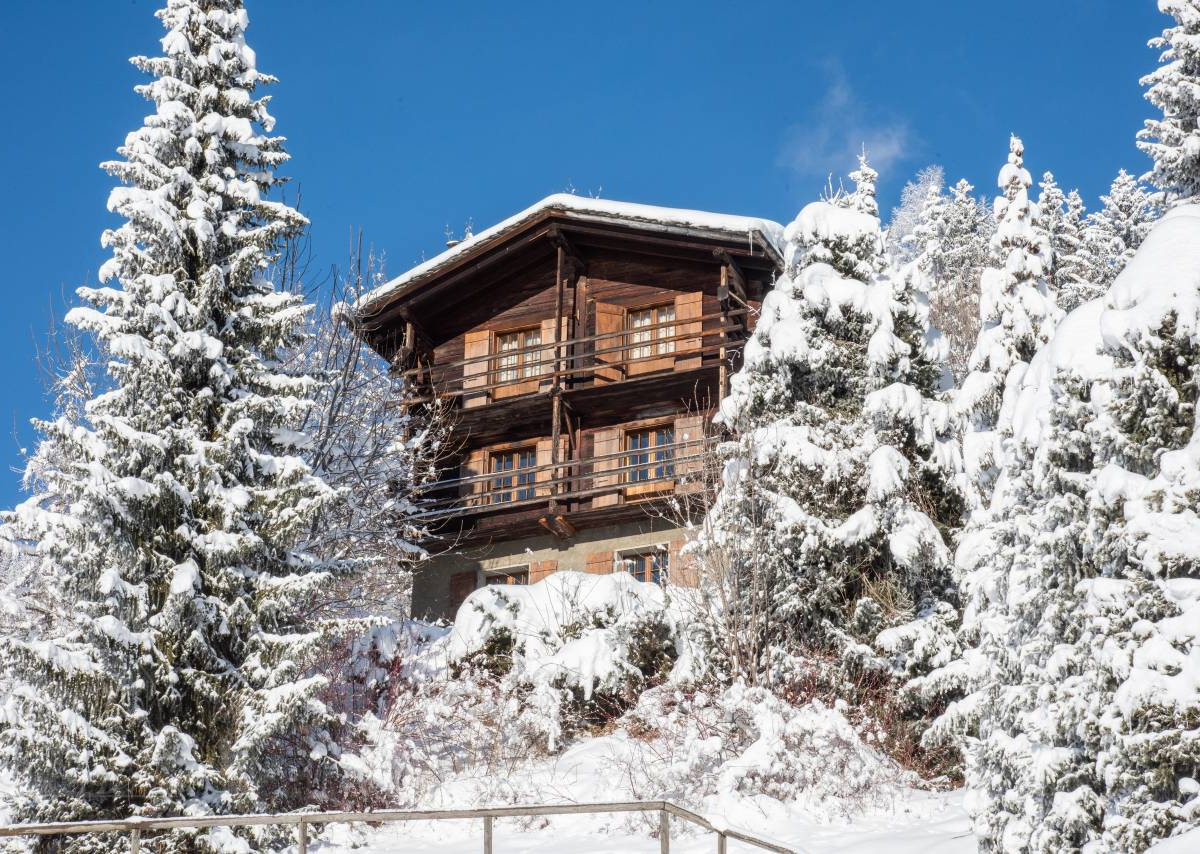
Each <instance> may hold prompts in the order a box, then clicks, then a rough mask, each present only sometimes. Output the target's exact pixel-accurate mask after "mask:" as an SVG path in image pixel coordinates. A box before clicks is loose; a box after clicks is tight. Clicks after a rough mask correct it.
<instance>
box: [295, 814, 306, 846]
mask: <svg viewBox="0 0 1200 854" xmlns="http://www.w3.org/2000/svg"><path fill="white" fill-rule="evenodd" d="M296 854H308V822H307V821H305V820H304V819H300V840H299V842H298V843H297V845H296Z"/></svg>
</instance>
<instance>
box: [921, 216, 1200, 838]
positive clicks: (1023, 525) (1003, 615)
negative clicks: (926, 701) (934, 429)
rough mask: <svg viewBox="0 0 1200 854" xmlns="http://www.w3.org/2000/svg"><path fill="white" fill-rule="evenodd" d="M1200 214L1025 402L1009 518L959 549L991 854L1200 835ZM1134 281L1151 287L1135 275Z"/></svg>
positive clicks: (980, 819) (1017, 421) (1004, 494)
mask: <svg viewBox="0 0 1200 854" xmlns="http://www.w3.org/2000/svg"><path fill="white" fill-rule="evenodd" d="M1197 265H1200V209H1197V208H1196V206H1194V205H1189V206H1177V207H1176V208H1175V209H1174V210H1172V211H1171V212H1170V213H1169V214H1168V215H1167V216H1166V217H1165V218H1164V219H1163V221H1162V222H1161V223H1160V224H1159V225H1158V226H1156V227H1155V229H1154V231H1153V232H1152V234H1151V235H1150V236H1149V237H1148V238H1147V241H1146V243H1145V245H1144V246H1143V247H1142V249H1141V250H1139V252H1138V253H1137V257H1136V259H1135V261H1134V262H1132V263H1131V265H1130V272H1131V275H1127V276H1123V277H1122V278H1121V279H1120V280H1119V281H1118V282H1117V283H1116V284H1115V285H1114V286H1113V287H1112V288H1111V289H1110V290H1109V292H1108V293H1107V295H1106V296H1105V298H1104V299H1103V300H1096V301H1092V302H1090V303H1089V304H1088V305H1086V306H1083V307H1082V308H1079V309H1077V310H1076V311H1074V312H1072V314H1071V315H1070V316H1069V317H1068V318H1067V319H1066V320H1065V321H1064V322H1063V323H1062V325H1061V326H1060V327H1059V329H1058V332H1057V333H1056V336H1061V338H1062V344H1061V345H1059V342H1058V340H1057V337H1056V340H1055V341H1054V342H1053V344H1052V345H1051V346H1049V347H1047V348H1045V349H1043V350H1042V351H1041V353H1039V355H1038V356H1037V358H1036V359H1035V361H1034V363H1033V364H1032V365H1031V366H1030V368H1029V371H1028V373H1027V376H1026V378H1025V380H1024V382H1023V383H1022V387H1021V389H1020V390H1019V391H1017V390H1010V396H1009V397H1008V398H1007V399H1006V401H1005V413H1006V422H1005V424H1004V425H1003V427H1004V432H1005V433H1006V435H1008V436H1009V437H1010V438H1009V439H1008V441H1007V443H1006V452H1005V454H1004V457H1003V459H1002V467H1001V473H1000V477H999V479H998V480H997V483H996V488H995V490H994V492H993V495H992V500H991V503H990V504H989V505H988V506H987V507H985V508H982V509H980V510H978V511H976V512H975V513H974V514H973V515H972V519H971V524H970V526H969V527H968V530H967V531H966V532H965V533H964V535H963V538H962V543H961V546H960V548H959V550H958V555H957V562H958V566H959V569H960V571H962V573H963V578H964V588H965V593H966V608H965V613H964V619H963V625H964V629H963V632H962V640H963V642H964V643H965V645H966V646H967V651H966V652H965V654H964V655H963V656H962V658H961V659H959V660H958V661H956V662H955V663H954V664H953V665H951V666H949V667H946V668H942V669H941V670H940V671H935V672H934V673H932V674H931V675H930V676H929V677H927V678H926V679H925V680H924V684H923V685H918V687H924V688H928V687H930V686H936V687H937V688H939V689H941V690H946V689H947V687H951V688H953V687H958V688H959V690H965V692H966V697H965V699H964V700H962V701H961V702H959V703H957V704H955V705H953V706H952V707H951V708H950V710H949V711H948V712H947V714H945V715H943V716H942V717H941V718H940V719H939V720H938V721H937V722H936V723H935V725H934V726H933V727H932V728H931V730H930V739H931V740H934V739H937V738H940V737H946V736H948V735H950V734H954V733H957V734H959V735H973V736H974V738H971V739H969V740H968V742H967V743H968V745H969V749H968V755H967V759H968V761H967V773H966V779H967V785H968V788H969V790H970V791H971V796H970V802H971V803H972V806H973V809H972V811H973V812H974V814H975V821H976V831H977V834H978V837H979V841H980V847H981V850H983V851H1003V852H1019V854H1024V852H1037V854H1052V852H1053V854H1058V852H1066V851H1080V852H1088V854H1091V852H1122V854H1124V853H1125V852H1129V854H1138V852H1142V851H1145V850H1146V849H1147V848H1148V847H1149V846H1150V845H1152V844H1153V843H1154V842H1155V841H1157V840H1159V839H1163V838H1166V837H1169V836H1172V835H1174V834H1176V833H1179V832H1182V831H1184V830H1186V829H1188V828H1190V827H1195V826H1197V825H1200V797H1197V796H1198V795H1200V786H1198V785H1197V784H1196V783H1195V782H1194V780H1195V771H1196V768H1197V767H1198V765H1200V723H1198V721H1200V687H1197V686H1200V640H1198V638H1197V635H1196V631H1195V626H1196V625H1197V624H1198V623H1200V604H1198V603H1200V582H1198V581H1197V579H1198V578H1200V539H1198V538H1197V536H1196V533H1195V532H1196V531H1200V519H1198V518H1197V515H1196V508H1197V507H1198V506H1200V431H1198V430H1197V427H1198V426H1200V423H1198V420H1197V413H1198V410H1197V402H1198V400H1200V285H1198V284H1197V281H1196V278H1195V275H1194V271H1195V269H1196V267H1197ZM1134 271H1136V272H1134Z"/></svg>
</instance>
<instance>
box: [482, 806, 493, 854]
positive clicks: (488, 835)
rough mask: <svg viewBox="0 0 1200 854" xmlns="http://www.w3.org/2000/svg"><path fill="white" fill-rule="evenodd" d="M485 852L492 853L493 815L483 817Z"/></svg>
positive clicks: (486, 853)
mask: <svg viewBox="0 0 1200 854" xmlns="http://www.w3.org/2000/svg"><path fill="white" fill-rule="evenodd" d="M483 854H492V817H491V816H490V815H485V816H484V817H483Z"/></svg>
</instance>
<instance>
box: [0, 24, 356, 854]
mask: <svg viewBox="0 0 1200 854" xmlns="http://www.w3.org/2000/svg"><path fill="white" fill-rule="evenodd" d="M158 17H159V18H160V19H161V21H162V23H163V25H164V27H165V28H166V31H167V35H166V36H165V38H164V39H163V41H162V45H163V51H164V54H165V55H164V56H160V57H137V58H135V59H134V60H133V63H134V64H135V65H136V66H137V67H138V68H139V69H141V70H142V71H145V72H147V73H148V74H149V75H150V76H151V77H152V78H153V79H152V80H151V81H150V82H148V83H146V84H144V85H141V86H139V87H138V89H137V91H138V92H139V93H140V94H142V95H143V96H144V97H146V98H147V99H148V100H149V101H150V102H151V103H152V104H153V105H154V112H153V113H152V114H151V115H150V116H148V117H147V118H146V120H145V123H144V125H143V126H142V127H141V128H140V129H138V130H137V131H134V132H133V133H131V134H130V135H129V136H128V137H127V138H126V140H125V144H124V145H123V146H122V147H121V148H120V149H118V151H119V153H120V155H121V159H120V160H116V161H112V162H109V163H106V164H104V168H105V169H106V170H107V171H108V172H109V173H110V174H111V175H113V176H115V177H116V178H118V179H119V180H120V181H121V185H122V186H119V187H117V188H116V189H114V190H113V192H112V194H111V196H110V198H109V207H110V209H111V210H113V211H114V212H116V213H118V214H119V215H121V216H122V217H123V218H124V222H123V224H122V225H120V226H119V227H118V228H115V229H112V230H109V231H106V232H105V233H104V236H103V243H104V245H105V246H107V247H109V248H110V249H111V251H112V257H111V259H110V260H109V261H107V262H106V263H105V264H104V266H103V268H102V270H101V279H102V281H103V282H105V283H107V284H105V286H103V287H98V288H82V289H80V295H81V297H82V298H83V300H84V301H85V302H86V303H87V304H88V306H87V307H79V308H76V309H73V310H72V311H71V312H70V313H69V314H68V321H69V322H70V323H71V324H73V325H75V326H76V327H78V328H80V329H82V330H86V331H88V332H89V333H91V334H92V335H94V337H95V339H96V342H97V346H98V348H99V349H100V350H101V351H102V352H103V354H104V355H105V356H106V357H107V362H106V370H107V383H106V386H105V387H103V388H100V389H98V391H97V393H96V394H95V396H94V397H93V398H92V399H91V400H90V401H89V402H88V403H87V405H86V407H85V408H84V411H83V413H82V414H81V415H80V417H78V418H77V419H68V418H66V417H60V418H59V419H57V420H56V421H53V422H43V423H40V424H39V425H38V426H39V429H40V430H41V432H42V434H43V436H44V437H45V438H44V440H43V441H44V442H45V443H49V445H52V446H53V447H54V449H55V451H54V453H55V465H53V466H50V467H47V468H46V469H45V470H44V471H42V472H40V475H39V476H40V478H41V480H42V482H43V483H44V487H45V491H44V492H43V493H42V494H40V495H36V496H34V497H33V498H31V499H30V500H29V501H27V502H26V503H24V504H23V505H21V506H20V507H19V508H18V509H17V510H16V511H14V512H12V513H10V514H7V515H6V517H5V535H6V536H7V537H8V538H9V539H10V540H13V541H15V542H17V543H19V544H21V546H22V547H24V548H25V549H27V550H28V551H30V552H32V553H33V554H34V555H35V556H36V557H37V559H38V560H39V561H40V562H41V565H42V567H43V568H44V571H45V572H46V573H47V575H48V583H49V584H51V585H52V586H53V588H54V590H55V592H56V593H57V595H58V597H59V599H60V600H61V601H63V602H66V603H69V604H70V606H71V607H70V610H69V612H68V613H67V614H65V615H64V616H63V619H62V621H61V625H59V626H57V627H56V631H55V632H54V633H53V634H52V635H51V636H49V637H46V638H44V639H42V640H28V639H24V638H10V639H7V640H5V641H4V642H3V653H2V655H0V658H2V659H3V660H4V662H5V663H6V667H7V668H8V670H9V677H10V679H11V682H12V684H13V685H14V689H13V691H12V693H11V695H10V696H9V698H8V701H7V703H6V704H5V705H4V707H3V711H2V712H0V714H2V715H3V716H4V718H5V721H4V722H5V723H7V724H8V726H7V727H6V728H4V729H2V730H0V758H3V760H4V761H5V762H6V764H8V765H9V766H10V767H11V768H13V769H14V770H15V771H16V772H17V773H18V775H19V778H20V783H21V788H20V791H21V797H20V799H19V802H18V804H17V810H16V818H18V819H19V820H26V821H27V820H66V819H72V820H75V819H88V818H100V817H123V816H128V815H143V816H155V815H178V814H191V815H204V814H214V813H230V812H252V811H256V810H260V809H264V808H271V807H286V806H290V805H291V804H289V802H288V797H289V795H290V794H292V793H294V792H297V791H300V792H301V793H302V797H307V792H308V790H309V787H312V786H315V785H316V782H315V781H314V777H313V775H314V774H319V773H321V769H322V768H323V767H325V766H324V761H323V757H328V756H330V754H331V752H333V751H336V745H335V744H334V743H333V741H332V739H331V736H330V732H329V729H328V727H329V725H330V723H331V721H330V716H329V714H328V712H327V711H326V709H325V707H324V705H323V704H322V702H321V701H320V699H319V695H320V693H321V691H322V689H323V687H324V684H325V683H324V680H322V679H320V678H317V677H312V676H308V675H306V673H305V662H306V660H307V659H308V656H309V654H310V652H311V651H312V650H313V648H314V647H315V645H316V644H317V643H318V637H317V635H316V634H315V633H314V632H312V631H311V629H310V628H309V627H308V626H306V625H305V623H304V621H303V619H302V618H301V615H302V614H303V613H304V609H305V607H306V604H305V603H306V602H307V600H308V599H309V598H310V596H311V595H312V594H313V592H314V591H315V590H317V589H318V588H319V587H320V586H321V585H322V584H323V583H324V581H325V578H326V573H325V572H323V571H322V566H321V565H319V563H317V562H316V561H314V560H313V559H312V558H310V557H309V556H307V555H306V554H304V553H301V552H298V551H297V550H296V549H295V548H294V543H295V542H296V540H297V538H298V537H299V536H300V535H301V534H302V532H303V531H304V529H305V526H306V525H307V524H308V523H309V521H310V519H311V518H312V517H313V514H314V513H316V512H317V511H318V510H320V509H321V508H322V507H323V506H325V505H326V504H327V503H328V502H329V501H330V500H331V497H332V494H331V492H330V490H329V489H328V488H327V487H326V486H325V485H324V484H323V483H322V482H321V481H320V480H319V479H318V478H315V477H314V476H313V475H312V474H311V473H310V471H309V469H308V468H307V466H306V465H305V464H304V463H303V462H302V461H301V459H300V458H299V457H298V456H297V448H298V447H299V444H300V443H301V442H302V440H303V437H302V435H301V434H299V433H298V432H297V431H296V430H295V425H297V424H298V423H299V422H300V420H301V419H302V417H303V416H304V413H305V412H306V410H307V408H308V406H309V399H310V397H311V394H312V392H313V386H314V383H313V381H312V380H311V379H309V378H308V377H306V376H302V375H293V374H291V373H289V371H288V370H287V368H286V366H285V364H284V363H283V362H282V361H281V355H282V354H283V353H285V352H286V351H288V350H289V349H291V348H293V347H294V346H295V345H296V344H297V343H298V342H297V337H298V335H299V333H300V330H301V328H302V324H303V320H304V317H305V314H306V313H307V307H306V306H305V305H304V304H303V303H302V301H301V300H300V299H299V298H298V297H296V296H294V295H291V294H287V293H283V292H280V291H279V290H277V289H276V288H274V287H273V286H272V283H271V282H270V281H269V279H268V278H267V274H268V272H269V267H270V265H271V263H272V261H273V259H274V258H275V255H276V253H277V251H278V249H279V247H280V244H281V242H282V241H284V240H285V239H287V238H288V237H289V236H292V235H295V234H296V233H298V232H299V231H300V230H302V229H303V228H304V227H305V225H306V222H305V220H304V218H303V217H302V216H301V215H300V214H299V213H297V212H296V211H295V210H293V209H292V208H290V207H288V206H286V205H284V204H281V203H279V202H274V201H268V200H267V198H266V194H267V193H269V192H270V191H272V190H274V189H276V188H277V187H278V186H279V185H280V183H281V182H282V179H281V178H279V177H277V176H276V174H275V169H276V168H277V167H279V166H280V165H282V164H283V163H284V162H285V161H286V160H287V154H286V152H285V151H284V148H283V139H282V138H281V137H277V136H272V135H271V131H272V127H273V124H274V121H273V119H272V117H271V116H270V114H269V113H268V111H267V100H268V99H267V98H264V97H260V96H256V90H257V89H258V88H259V87H260V86H262V85H264V84H267V83H271V82H274V80H273V78H271V77H269V76H268V75H265V74H262V73H260V72H259V71H258V70H257V68H256V65H255V55H254V52H253V51H252V50H251V49H250V48H249V47H248V46H247V45H246V42H245V30H246V26H247V16H246V12H245V10H244V9H243V7H242V3H241V2H240V0H169V2H168V3H167V6H166V8H164V9H162V10H161V11H159V12H158ZM247 837H248V839H252V840H256V841H255V843H254V844H256V845H257V844H259V843H262V844H269V839H270V834H268V833H266V832H262V833H259V832H254V833H248V834H247ZM65 844H66V845H67V847H68V848H69V849H70V850H72V851H111V850H113V848H114V845H115V844H116V843H115V842H114V841H113V840H111V839H106V838H103V837H92V838H89V839H82V838H72V839H70V840H69V841H68V842H66V843H65ZM156 844H159V845H160V846H161V847H160V848H159V849H158V850H163V851H168V850H169V851H176V852H184V851H225V850H232V848H231V847H230V846H234V847H237V850H251V849H250V848H244V847H239V846H241V845H244V844H245V840H243V842H241V843H237V845H236V846H235V843H234V841H233V840H232V839H231V837H230V835H229V833H228V832H225V831H220V830H212V831H208V830H204V831H177V832H173V833H170V834H167V835H166V837H165V838H164V840H163V841H162V842H160V843H156Z"/></svg>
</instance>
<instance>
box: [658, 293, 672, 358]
mask: <svg viewBox="0 0 1200 854" xmlns="http://www.w3.org/2000/svg"><path fill="white" fill-rule="evenodd" d="M673 320H675V306H673V305H666V306H663V307H662V308H660V309H659V310H658V322H659V323H671V322H672V321H673ZM674 337H675V327H674V326H663V327H662V328H661V329H659V330H658V338H659V341H660V343H659V345H658V352H659V354H660V355H663V354H666V353H674V352H675V342H674V341H669V340H663V339H669V338H674Z"/></svg>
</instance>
